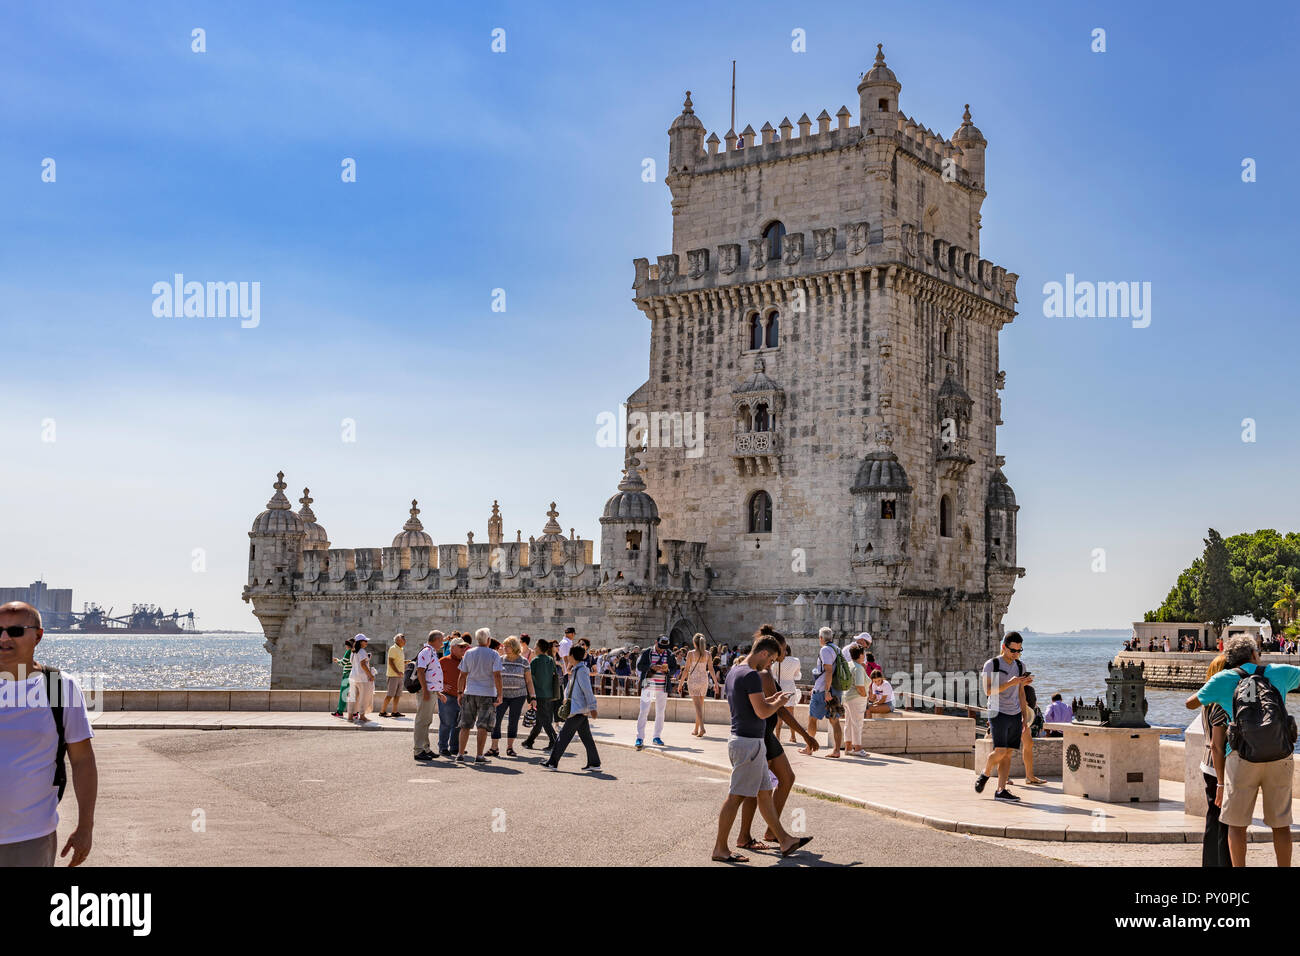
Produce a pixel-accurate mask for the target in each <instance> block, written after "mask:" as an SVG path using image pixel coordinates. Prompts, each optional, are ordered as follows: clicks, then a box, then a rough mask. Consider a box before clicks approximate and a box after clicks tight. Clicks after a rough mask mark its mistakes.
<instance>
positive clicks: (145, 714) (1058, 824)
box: [91, 711, 1300, 843]
mask: <svg viewBox="0 0 1300 956" xmlns="http://www.w3.org/2000/svg"><path fill="white" fill-rule="evenodd" d="M91 720H92V723H93V724H94V727H95V729H96V730H97V731H102V730H107V729H130V730H234V729H239V730H249V729H259V728H260V729H274V730H295V729H298V730H338V731H340V732H349V733H382V732H393V731H400V732H406V733H409V732H410V730H411V727H412V719H411V718H410V717H409V716H408V717H405V718H398V719H396V720H393V719H380V718H373V719H372V720H373V722H372V723H371V724H370V725H369V726H368V727H357V726H355V725H352V724H349V723H348V722H347V721H345V720H342V719H341V718H338V717H334V716H332V715H330V714H328V713H315V712H293V711H287V712H267V711H213V712H203V711H106V712H100V713H96V714H92V715H91ZM436 726H437V723H436V721H435V723H434V727H435V728H436ZM593 731H594V734H595V737H596V739H597V741H598V743H599V744H601V745H614V746H618V747H629V748H630V747H632V746H633V743H634V738H635V735H636V726H635V723H634V722H633V721H630V720H612V719H609V718H601V719H598V720H597V721H596V722H595V724H594V725H593ZM647 731H648V732H649V733H653V721H652V722H651V727H649V728H647ZM663 736H664V741H665V743H666V745H667V746H665V747H655V746H653V745H650V744H649V742H648V741H647V746H646V749H645V751H644V753H645V754H647V755H651V754H655V755H662V756H665V757H670V758H672V759H675V760H681V761H684V762H686V763H690V764H695V765H697V766H700V767H704V768H707V769H709V770H712V771H716V772H721V773H724V774H729V773H730V769H731V764H730V761H729V760H728V758H727V738H726V734H725V732H724V733H720V732H719V728H716V727H710V730H709V735H708V736H707V737H704V738H696V737H692V736H691V735H690V731H689V730H687V725H686V724H680V723H667V724H665V725H664V734H663ZM818 737H819V740H820V741H823V742H824V741H825V734H819V735H818ZM783 743H784V741H783ZM785 747H786V753H787V755H788V756H789V758H790V763H791V765H792V766H793V767H794V771H795V778H796V783H795V787H796V789H798V790H801V791H803V792H804V793H808V794H811V795H814V796H819V797H826V798H829V799H832V800H838V801H841V802H843V803H846V804H849V805H851V806H858V807H863V808H865V809H868V810H873V811H875V812H877V813H881V814H884V815H886V816H891V817H896V818H898V819H901V820H906V821H909V822H913V823H922V824H925V825H926V826H929V827H933V828H934V829H937V830H947V831H951V832H956V833H969V834H974V835H978V836H989V837H1003V838H1007V839H1021V840H1048V841H1069V842H1078V841H1086V842H1106V843H1184V842H1186V843H1199V842H1201V834H1202V829H1203V824H1202V821H1201V820H1199V819H1195V818H1192V817H1188V816H1186V815H1185V814H1184V813H1183V787H1182V785H1181V784H1179V783H1176V782H1171V781H1161V783H1160V801H1159V802H1158V803H1143V804H1136V803H1134V804H1109V803H1100V802H1097V801H1093V800H1084V799H1082V798H1080V797H1072V796H1067V795H1066V794H1064V793H1063V792H1062V786H1061V782H1060V781H1051V782H1049V783H1047V784H1045V785H1042V786H1037V787H1030V786H1024V785H1023V784H1021V785H1016V784H1015V781H1013V785H1012V790H1013V792H1015V793H1016V794H1018V795H1019V796H1020V798H1021V802H1020V803H1019V804H1007V803H1004V802H1003V801H1000V800H999V801H996V802H995V801H994V800H993V789H994V787H995V785H996V781H990V784H989V786H988V787H986V788H985V791H984V793H983V794H977V793H975V791H974V782H975V776H974V774H973V773H972V772H971V771H969V770H962V769H958V768H955V767H948V766H944V765H942V764H936V763H928V762H925V761H920V760H909V759H907V758H904V757H897V756H886V755H881V756H877V755H872V756H870V757H866V758H858V757H847V756H845V757H841V758H839V759H838V760H832V759H830V758H827V757H826V756H824V754H825V753H826V751H825V750H822V751H819V752H818V753H817V754H815V755H813V756H811V757H809V756H805V755H803V754H800V753H798V751H797V749H796V747H795V746H794V745H791V744H789V743H785ZM571 749H572V745H571ZM1256 823H1257V824H1258V825H1256V826H1252V827H1251V828H1250V839H1251V840H1252V841H1253V842H1263V841H1267V840H1271V839H1272V833H1271V831H1270V830H1268V829H1267V828H1266V827H1264V826H1263V825H1262V821H1261V820H1260V819H1259V816H1258V813H1257V815H1256ZM1297 832H1298V833H1300V831H1297Z"/></svg>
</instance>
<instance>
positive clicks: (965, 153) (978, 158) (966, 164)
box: [952, 103, 988, 189]
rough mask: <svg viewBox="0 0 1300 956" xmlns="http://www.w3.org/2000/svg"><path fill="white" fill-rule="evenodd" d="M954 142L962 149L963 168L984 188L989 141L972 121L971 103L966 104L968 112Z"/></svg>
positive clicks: (953, 138) (954, 136) (954, 135)
mask: <svg viewBox="0 0 1300 956" xmlns="http://www.w3.org/2000/svg"><path fill="white" fill-rule="evenodd" d="M952 142H953V145H954V146H957V147H958V148H959V149H961V165H962V168H963V169H965V170H966V172H968V173H970V175H971V179H973V180H975V184H976V185H977V186H979V187H980V188H981V189H983V188H984V147H986V146H988V142H987V141H986V140H985V139H984V134H983V133H981V132H980V129H979V127H978V126H976V125H975V124H974V123H972V122H971V121H970V104H969V103H967V104H966V112H964V113H963V114H962V116H961V125H960V126H958V127H957V132H955V133H953V134H952Z"/></svg>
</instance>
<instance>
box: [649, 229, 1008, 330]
mask: <svg viewBox="0 0 1300 956" xmlns="http://www.w3.org/2000/svg"><path fill="white" fill-rule="evenodd" d="M797 225H798V224H797V223H792V224H791V225H790V228H792V229H793V227H794V226H797ZM806 238H807V234H806V233H804V232H794V231H791V232H787V233H786V234H785V235H784V236H783V237H782V241H781V246H782V255H781V257H780V258H779V259H771V258H769V257H768V254H767V251H766V243H767V240H765V239H763V238H761V237H757V238H748V239H746V240H745V241H744V242H734V243H724V244H722V245H719V246H715V247H713V248H703V249H690V250H687V253H686V263H685V268H683V267H682V266H683V264H682V261H681V259H682V257H681V256H680V255H677V254H674V253H670V254H668V255H663V256H659V257H658V261H657V262H656V263H655V264H653V265H652V264H651V263H650V260H649V259H635V260H633V265H634V269H635V272H634V276H633V282H632V288H633V289H634V290H635V298H636V299H637V300H638V302H644V301H645V300H649V299H653V298H655V297H658V296H669V295H682V294H687V293H694V292H700V291H704V290H708V289H713V288H722V287H729V286H738V285H744V284H748V283H756V282H765V281H774V282H780V283H781V284H783V285H787V286H788V284H789V282H788V280H796V281H799V282H800V283H802V284H807V285H816V282H815V277H818V276H823V275H829V274H832V273H839V272H860V271H863V270H868V269H873V268H881V267H888V266H892V265H903V266H907V267H908V268H910V269H914V270H916V271H917V272H921V273H924V274H926V275H929V276H931V277H933V278H935V279H939V280H941V281H943V282H946V283H949V284H951V285H953V286H956V287H957V288H959V289H961V290H963V291H965V292H969V293H970V294H971V295H975V296H978V297H980V298H982V299H986V300H988V301H989V302H992V303H993V304H995V305H997V306H1000V307H1002V308H1004V309H1008V310H1010V311H1013V312H1014V311H1015V305H1016V301H1017V300H1016V283H1017V281H1018V280H1019V278H1020V277H1019V276H1018V275H1017V274H1016V273H1014V272H1008V271H1007V270H1006V269H1004V268H1003V267H1002V266H998V265H994V264H993V263H992V262H990V261H989V260H987V259H981V258H980V257H979V256H978V255H977V254H976V253H973V252H970V251H969V250H967V249H964V248H962V247H961V246H958V245H955V244H953V243H950V242H948V241H947V240H945V239H938V238H936V237H934V236H932V235H930V234H929V233H927V232H924V231H921V230H918V229H917V228H916V227H915V226H913V225H912V224H911V223H907V222H902V221H900V220H897V219H894V220H890V221H888V222H887V223H885V224H884V225H883V226H880V225H873V224H872V223H870V222H866V221H859V222H849V223H844V224H842V225H840V226H830V227H826V228H822V229H813V230H811V239H812V242H811V243H809V242H807V241H806ZM808 291H810V292H812V291H814V290H812V289H809V290H808ZM643 307H644V306H643Z"/></svg>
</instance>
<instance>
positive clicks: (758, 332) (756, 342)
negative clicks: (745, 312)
mask: <svg viewBox="0 0 1300 956" xmlns="http://www.w3.org/2000/svg"><path fill="white" fill-rule="evenodd" d="M749 347H750V348H751V349H761V348H762V347H763V320H762V319H760V318H759V317H758V313H757V312H755V313H754V314H753V315H752V316H750V318H749Z"/></svg>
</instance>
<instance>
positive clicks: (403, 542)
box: [393, 498, 433, 548]
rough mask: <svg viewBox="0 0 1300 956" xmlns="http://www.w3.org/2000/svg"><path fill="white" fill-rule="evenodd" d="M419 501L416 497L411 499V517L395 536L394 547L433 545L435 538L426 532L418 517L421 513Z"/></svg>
mask: <svg viewBox="0 0 1300 956" xmlns="http://www.w3.org/2000/svg"><path fill="white" fill-rule="evenodd" d="M418 505H419V502H418V501H416V500H415V499H414V498H412V499H411V512H410V514H411V517H409V518H407V519H406V524H404V525H402V530H401V532H400V533H399V534H398V535H397V537H395V538H393V547H394V548H418V547H421V546H423V547H432V546H433V538H431V537H429V536H428V535H427V534H425V531H424V525H422V524H420V519H419V518H418V517H417V515H419V513H420V509H419V507H418Z"/></svg>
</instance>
